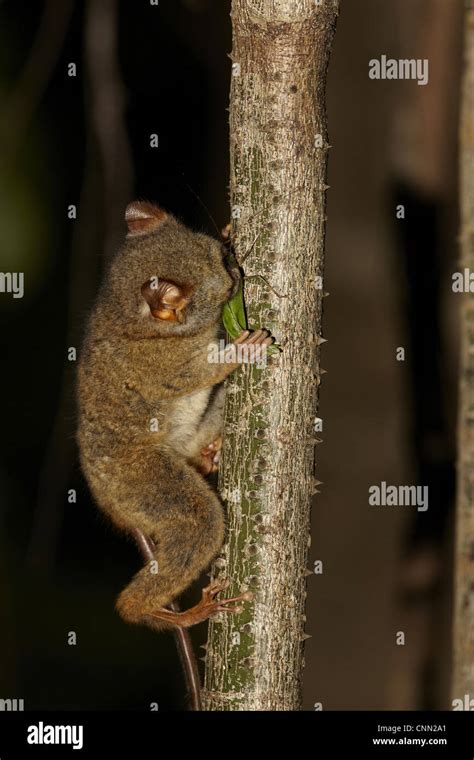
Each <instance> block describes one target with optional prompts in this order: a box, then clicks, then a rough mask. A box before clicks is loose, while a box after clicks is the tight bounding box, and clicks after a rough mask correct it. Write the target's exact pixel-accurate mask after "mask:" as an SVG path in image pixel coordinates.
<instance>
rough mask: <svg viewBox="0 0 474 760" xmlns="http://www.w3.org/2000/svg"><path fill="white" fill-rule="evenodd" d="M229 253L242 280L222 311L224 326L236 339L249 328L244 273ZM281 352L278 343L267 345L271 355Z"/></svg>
mask: <svg viewBox="0 0 474 760" xmlns="http://www.w3.org/2000/svg"><path fill="white" fill-rule="evenodd" d="M227 255H228V258H229V260H230V265H231V266H232V269H233V273H234V276H235V275H237V276H238V277H239V280H240V282H239V288H238V290H237V293H236V294H235V295H234V296H233V297H232V298H231V299H230V301H227V303H226V304H225V305H224V309H223V311H222V321H223V322H224V327H225V329H226V330H227V333H228V335H229V338H230V339H231V340H235V339H236V338H238V336H239V335H240V333H241V332H242V330H248V325H247V317H246V313H245V302H244V290H243V279H242V275H241V274H240V270H239V266H238V264H237V261H236V259H235V257H234V256H232V254H230V253H228V254H227ZM280 352H281V348H280V346H278V345H277V344H276V343H272V345H271V346H268V347H267V353H268V354H270V355H275V354H279V353H280Z"/></svg>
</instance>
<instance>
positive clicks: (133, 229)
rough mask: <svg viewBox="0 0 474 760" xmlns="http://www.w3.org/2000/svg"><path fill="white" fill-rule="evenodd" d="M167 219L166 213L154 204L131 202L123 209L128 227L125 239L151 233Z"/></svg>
mask: <svg viewBox="0 0 474 760" xmlns="http://www.w3.org/2000/svg"><path fill="white" fill-rule="evenodd" d="M167 217H168V214H167V213H166V211H163V209H162V208H160V207H159V206H156V205H155V204H154V203H149V202H148V201H133V202H132V203H129V204H128V206H127V208H126V209H125V221H126V223H127V227H128V234H127V237H132V236H133V235H144V234H145V233H146V232H153V230H156V229H158V227H160V225H161V224H163V222H164V221H165V220H166V219H167Z"/></svg>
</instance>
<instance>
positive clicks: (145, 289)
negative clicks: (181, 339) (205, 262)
mask: <svg viewBox="0 0 474 760" xmlns="http://www.w3.org/2000/svg"><path fill="white" fill-rule="evenodd" d="M193 289H194V288H193V286H192V285H185V284H181V283H178V282H173V281H171V280H163V279H161V278H157V277H153V278H152V279H151V280H147V281H146V282H145V283H144V284H143V285H142V287H141V293H142V296H143V298H144V299H145V301H146V302H147V304H148V306H149V307H150V312H151V315H152V316H153V317H154V318H155V319H162V320H164V321H165V322H179V323H183V322H185V321H186V306H187V305H188V304H189V302H190V300H191V294H192V291H193Z"/></svg>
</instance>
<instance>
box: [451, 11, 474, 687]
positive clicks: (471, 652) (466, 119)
mask: <svg viewBox="0 0 474 760" xmlns="http://www.w3.org/2000/svg"><path fill="white" fill-rule="evenodd" d="M460 126H461V128H460V193H461V262H460V267H459V268H460V271H463V270H464V269H465V268H468V269H469V270H470V271H471V272H473V271H474V0H468V2H467V3H466V14H465V51H464V75H463V86H462V105H461V125H460ZM460 298H461V325H460V327H461V346H460V389H459V392H460V397H459V418H458V486H457V516H456V520H457V524H456V571H455V572H456V592H455V608H454V671H453V698H454V699H463V698H464V695H465V694H468V695H470V698H472V697H474V424H473V421H474V295H473V294H472V293H470V292H469V293H464V294H463V295H461V296H460Z"/></svg>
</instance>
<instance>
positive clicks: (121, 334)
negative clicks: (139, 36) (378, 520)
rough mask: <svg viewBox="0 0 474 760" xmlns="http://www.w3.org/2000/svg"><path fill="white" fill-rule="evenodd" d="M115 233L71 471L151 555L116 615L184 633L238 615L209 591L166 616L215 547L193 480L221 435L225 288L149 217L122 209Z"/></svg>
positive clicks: (215, 515)
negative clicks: (78, 472)
mask: <svg viewBox="0 0 474 760" xmlns="http://www.w3.org/2000/svg"><path fill="white" fill-rule="evenodd" d="M126 222H127V226H128V235H127V238H126V240H125V242H124V244H123V245H122V247H121V248H120V250H119V251H118V253H117V255H116V257H115V259H114V260H113V261H112V262H111V264H110V267H109V269H108V271H107V273H106V275H105V278H104V282H103V284H102V287H101V289H100V291H99V294H98V297H97V301H96V304H95V307H94V309H93V311H92V314H91V317H90V321H89V326H88V329H87V333H86V337H85V340H84V345H83V348H82V353H81V360H80V363H79V377H78V406H79V426H78V443H79V449H80V456H81V463H82V468H83V471H84V473H85V475H86V477H87V480H88V482H89V485H90V488H91V491H92V494H93V496H94V498H95V500H96V502H97V504H98V506H99V507H100V508H101V509H102V510H103V511H104V512H105V513H106V514H107V515H108V516H109V518H110V519H111V520H112V521H113V522H114V523H115V524H116V525H117V526H118V527H120V528H121V529H123V530H125V531H127V532H129V533H132V534H133V533H135V532H136V531H140V532H141V533H142V534H145V535H146V536H147V537H148V539H149V541H150V545H151V546H152V547H153V554H154V560H155V561H154V562H150V563H149V564H148V565H147V566H146V567H144V568H143V569H142V570H140V572H138V573H137V575H136V576H135V577H134V579H133V580H132V582H131V583H130V584H129V585H128V586H127V588H125V589H124V591H122V593H121V595H120V597H119V600H118V604H117V606H118V609H119V611H120V613H121V614H122V616H123V617H124V618H125V619H126V620H128V621H131V622H137V623H145V624H148V625H152V626H154V627H157V628H162V627H169V626H172V625H183V626H188V625H192V624H193V623H196V622H199V621H200V620H204V619H206V618H207V617H209V615H211V614H214V613H215V612H218V611H220V610H227V611H229V610H232V609H233V610H234V611H235V609H239V608H232V607H228V606H227V604H226V600H224V601H221V602H217V601H215V599H214V596H215V595H216V593H217V591H218V590H220V587H212V588H211V589H206V590H205V591H204V592H203V599H202V601H201V602H200V603H199V604H198V605H196V607H194V608H192V609H191V610H189V611H187V612H184V613H173V612H171V611H170V610H167V609H165V605H167V604H168V603H169V602H170V601H172V600H173V599H174V598H175V597H176V596H178V595H179V594H180V593H181V592H182V591H183V590H184V589H185V588H186V587H187V586H189V584H190V583H191V582H192V581H193V580H194V579H195V578H196V577H197V576H198V575H199V574H200V572H201V571H202V570H203V569H205V568H206V567H207V566H208V564H209V563H210V561H211V559H212V558H213V556H215V554H216V553H217V552H218V550H219V548H220V546H221V544H222V541H223V536H224V520H223V513H222V506H221V504H220V502H219V500H218V498H217V496H216V494H215V493H214V492H213V490H212V489H211V488H210V486H209V485H208V483H207V482H206V481H205V479H204V477H203V474H206V473H207V472H209V470H210V469H212V468H213V462H214V457H215V453H216V451H217V448H218V444H217V442H218V440H219V436H220V432H221V425H222V405H223V393H222V390H223V389H222V387H219V386H220V384H221V383H222V381H223V380H224V379H225V377H226V376H227V375H228V374H229V373H230V372H232V371H233V370H234V369H235V368H236V366H237V365H236V364H231V363H228V362H222V363H217V364H216V363H210V362H209V361H208V349H209V345H210V344H212V343H215V342H216V336H217V332H218V328H219V324H220V317H221V311H222V306H223V304H224V302H225V301H226V300H227V298H228V297H229V294H230V292H231V290H232V287H233V281H232V278H231V277H230V275H229V274H228V272H227V271H226V267H225V265H224V261H223V249H222V246H221V245H220V244H219V243H218V242H217V241H215V240H213V239H212V238H210V237H208V236H206V235H202V234H197V233H193V232H191V231H190V230H188V229H187V228H186V227H185V226H184V225H182V224H181V223H180V222H178V221H177V220H176V219H175V218H174V217H172V216H171V215H169V214H167V213H166V212H164V211H163V210H162V209H160V208H159V207H157V206H154V205H152V204H149V203H146V202H135V203H132V204H130V205H129V206H128V208H127V211H126ZM238 342H239V343H240V344H242V345H245V344H246V343H247V342H249V343H252V344H253V347H255V346H256V345H257V346H258V345H260V346H261V347H262V348H264V347H265V346H266V345H268V344H269V342H271V339H270V338H269V337H268V334H267V333H266V332H265V331H257V332H256V333H254V334H252V335H249V334H248V333H243V334H242V336H241V337H240V338H239V339H238ZM215 386H218V387H219V388H218V392H217V393H216V392H213V393H211V391H212V389H213V387H215ZM238 598H248V594H247V595H246V594H245V590H244V595H243V596H242V597H238Z"/></svg>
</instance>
